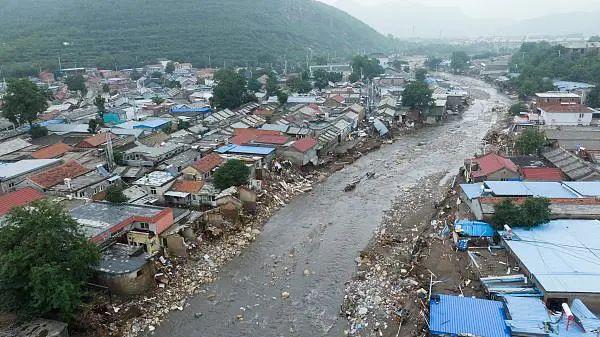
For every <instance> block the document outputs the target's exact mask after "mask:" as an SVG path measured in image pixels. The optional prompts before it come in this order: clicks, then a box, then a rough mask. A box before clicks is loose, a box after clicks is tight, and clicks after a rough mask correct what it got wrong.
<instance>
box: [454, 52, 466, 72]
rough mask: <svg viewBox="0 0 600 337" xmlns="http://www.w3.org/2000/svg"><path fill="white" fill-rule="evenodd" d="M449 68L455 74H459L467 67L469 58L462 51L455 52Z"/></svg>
mask: <svg viewBox="0 0 600 337" xmlns="http://www.w3.org/2000/svg"><path fill="white" fill-rule="evenodd" d="M450 67H451V68H452V70H453V71H454V72H455V73H461V72H463V71H465V70H467V68H468V67H469V56H468V55H467V53H465V52H464V51H455V52H453V53H452V58H451V60H450Z"/></svg>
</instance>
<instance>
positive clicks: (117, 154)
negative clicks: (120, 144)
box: [113, 151, 124, 165]
mask: <svg viewBox="0 0 600 337" xmlns="http://www.w3.org/2000/svg"><path fill="white" fill-rule="evenodd" d="M113 157H114V158H115V164H117V165H123V164H124V163H123V152H122V151H115V152H114V153H113Z"/></svg>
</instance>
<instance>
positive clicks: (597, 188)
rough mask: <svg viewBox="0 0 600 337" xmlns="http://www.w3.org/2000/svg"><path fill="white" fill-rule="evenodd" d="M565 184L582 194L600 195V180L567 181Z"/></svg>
mask: <svg viewBox="0 0 600 337" xmlns="http://www.w3.org/2000/svg"><path fill="white" fill-rule="evenodd" d="M564 184H565V185H566V186H567V187H569V188H571V189H573V191H575V192H577V193H579V194H581V195H582V196H585V197H598V196H600V181H565V182H564Z"/></svg>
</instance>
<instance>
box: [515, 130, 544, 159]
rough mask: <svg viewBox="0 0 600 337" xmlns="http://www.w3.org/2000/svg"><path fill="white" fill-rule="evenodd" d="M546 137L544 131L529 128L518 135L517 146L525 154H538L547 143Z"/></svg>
mask: <svg viewBox="0 0 600 337" xmlns="http://www.w3.org/2000/svg"><path fill="white" fill-rule="evenodd" d="M545 143H546V137H545V136H544V133H543V132H539V131H537V130H534V129H527V130H525V131H523V133H521V135H519V137H517V140H516V141H515V148H516V149H517V150H518V151H519V152H520V153H521V154H524V155H528V154H537V152H538V151H539V150H540V149H541V148H542V147H543V146H544V145H545Z"/></svg>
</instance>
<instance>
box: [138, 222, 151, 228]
mask: <svg viewBox="0 0 600 337" xmlns="http://www.w3.org/2000/svg"><path fill="white" fill-rule="evenodd" d="M140 228H141V229H150V225H149V224H148V223H147V222H140Z"/></svg>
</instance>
